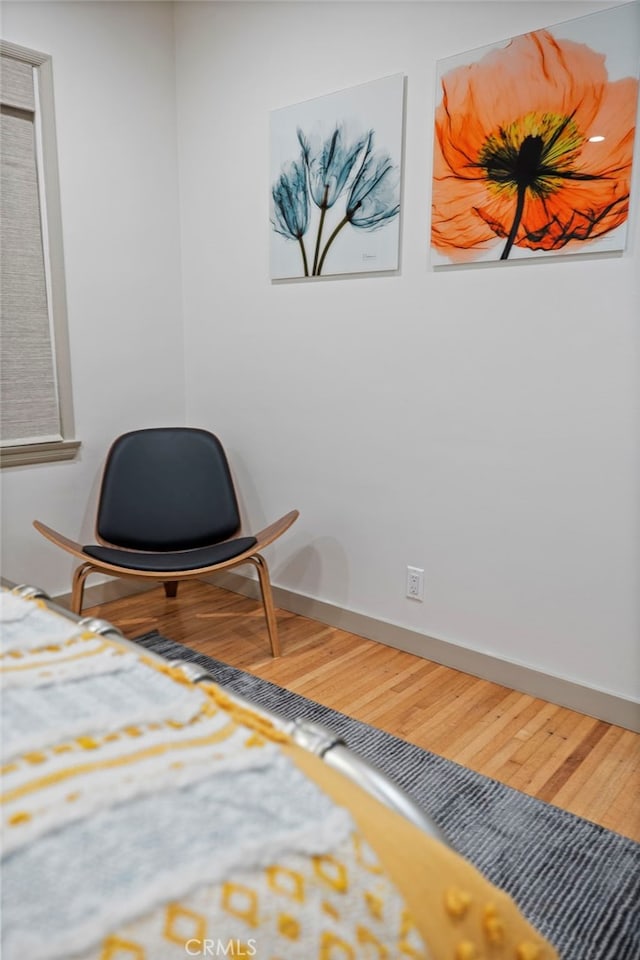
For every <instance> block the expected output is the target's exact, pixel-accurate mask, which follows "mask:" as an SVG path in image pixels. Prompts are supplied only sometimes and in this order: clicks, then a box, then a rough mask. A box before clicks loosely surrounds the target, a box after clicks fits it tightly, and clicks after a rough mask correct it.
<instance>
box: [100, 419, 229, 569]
mask: <svg viewBox="0 0 640 960" xmlns="http://www.w3.org/2000/svg"><path fill="white" fill-rule="evenodd" d="M239 527H240V513H239V510H238V501H237V499H236V494H235V490H234V488H233V481H232V479H231V473H230V471H229V464H228V463H227V458H226V455H225V452H224V450H223V448H222V444H221V443H220V441H219V440H218V438H217V437H215V436H214V435H213V434H212V433H209V432H208V431H206V430H198V429H195V428H191V427H154V428H151V429H148V430H134V431H132V432H131V433H125V434H123V435H122V436H121V437H118V439H117V440H116V441H115V442H114V443H113V445H112V447H111V449H110V451H109V453H108V455H107V460H106V463H105V468H104V475H103V478H102V487H101V490H100V501H99V506H98V518H97V522H96V532H97V534H98V537H99V538H100V539H101V540H104V541H106V542H107V543H110V544H113V545H115V546H118V547H125V548H127V549H131V550H157V551H159V550H188V549H191V548H194V547H203V546H207V545H209V544H213V543H218V542H219V541H220V540H225V539H227V538H228V537H231V536H233V534H235V533H237V531H238V529H239Z"/></svg>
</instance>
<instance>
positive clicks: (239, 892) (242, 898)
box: [222, 883, 259, 927]
mask: <svg viewBox="0 0 640 960" xmlns="http://www.w3.org/2000/svg"><path fill="white" fill-rule="evenodd" d="M222 907H223V909H224V910H226V911H227V913H230V914H231V915H232V916H234V917H238V919H239V920H244V922H245V923H246V924H248V925H249V926H250V927H257V926H258V922H259V921H258V894H257V893H256V892H255V890H252V889H251V887H245V886H244V885H243V884H240V883H223V885H222Z"/></svg>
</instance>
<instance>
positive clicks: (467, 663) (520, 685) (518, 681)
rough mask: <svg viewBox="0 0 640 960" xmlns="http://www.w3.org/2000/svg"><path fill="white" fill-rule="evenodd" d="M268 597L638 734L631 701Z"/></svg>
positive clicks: (250, 589)
mask: <svg viewBox="0 0 640 960" xmlns="http://www.w3.org/2000/svg"><path fill="white" fill-rule="evenodd" d="M210 582H211V583H215V584H216V585H217V586H220V587H224V588H225V589H227V590H231V591H232V592H233V593H239V594H242V595H243V596H246V597H252V598H254V599H257V598H259V596H260V593H259V586H258V582H257V581H256V580H253V579H250V578H248V577H243V576H242V575H240V574H237V573H231V572H229V573H225V574H218V575H214V576H212V577H211V578H210ZM273 598H274V601H275V604H276V606H277V607H280V608H281V609H282V610H289V611H291V613H297V614H300V615H301V616H303V617H309V619H311V620H317V621H319V622H320V623H326V624H328V625H329V626H332V627H337V628H338V629H340V630H346V631H348V632H349V633H355V634H357V635H358V636H361V637H366V638H367V639H369V640H377V641H378V642H379V643H384V644H386V646H389V647H395V648H396V649H397V650H404V651H405V652H407V653H413V654H415V655H416V656H419V657H424V658H425V659H426V660H433V661H435V662H436V663H441V664H443V665H444V666H446V667H452V668H453V669H455V670H460V671H462V672H463V673H470V674H472V675H473V676H475V677H480V678H481V679H483V680H490V681H492V682H493V683H499V684H501V685H502V686H505V687H509V688H510V689H512V690H518V691H520V692H521V693H527V694H529V695H530V696H533V697H539V698H540V699H542V700H548V701H549V702H550V703H556V704H558V705H559V706H561V707H568V708H569V709H570V710H577V711H578V712H579V713H584V714H586V715H587V716H590V717H596V718H597V719H598V720H605V721H606V722H607V723H613V724H615V725H616V726H620V727H625V728H626V729H628V730H633V731H634V732H636V733H640V703H638V702H637V701H635V700H629V699H626V698H624V697H620V696H617V695H616V694H612V693H608V692H607V691H605V690H599V689H598V688H597V687H589V686H586V685H584V684H580V683H576V682H575V681H574V680H567V679H566V678H564V677H557V676H553V675H552V674H548V673H543V672H541V671H539V670H535V669H534V668H532V667H528V666H526V665H524V664H521V663H516V662H514V661H510V660H503V659H501V658H499V657H494V656H491V655H490V654H486V653H480V652H479V651H477V650H470V649H469V648H468V647H463V646H460V645H459V644H456V643H451V642H449V641H446V640H438V639H437V638H436V637H430V636H427V635H425V634H422V633H417V632H416V631H414V630H409V629H408V628H406V627H399V626H397V625H395V624H393V623H387V622H386V621H384V620H377V619H375V618H374V617H369V616H367V615H366V614H362V613H355V612H354V611H352V610H344V609H343V608H342V607H338V606H335V605H334V604H332V603H326V602H325V601H323V600H316V599H314V598H313V597H307V596H305V595H304V594H300V593H295V592H294V591H292V590H287V589H285V588H283V587H277V586H274V587H273Z"/></svg>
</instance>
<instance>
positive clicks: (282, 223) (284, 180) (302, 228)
mask: <svg viewBox="0 0 640 960" xmlns="http://www.w3.org/2000/svg"><path fill="white" fill-rule="evenodd" d="M271 193H272V196H273V205H274V213H275V220H272V221H271V222H272V224H273V228H274V230H275V231H276V233H279V234H281V235H282V236H283V237H286V238H287V240H297V241H298V243H299V244H300V250H301V252H302V261H303V264H304V275H305V277H308V276H309V266H308V263H307V253H306V250H305V248H304V241H303V239H302V238H303V236H304V234H305V233H306V232H307V227H308V226H309V192H308V189H307V166H306V164H305V162H304V160H302V159H301V161H300V162H299V163H297V162H296V161H295V160H294V161H293V162H292V163H290V164H289V166H288V168H285V167H283V170H282V173H281V175H280V178H279V179H278V180H277V181H276V183H275V184H274V186H273V189H272V191H271Z"/></svg>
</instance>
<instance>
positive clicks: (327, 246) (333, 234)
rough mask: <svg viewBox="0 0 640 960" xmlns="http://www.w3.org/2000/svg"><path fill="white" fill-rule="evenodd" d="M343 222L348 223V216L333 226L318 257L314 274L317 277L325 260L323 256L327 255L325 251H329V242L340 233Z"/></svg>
mask: <svg viewBox="0 0 640 960" xmlns="http://www.w3.org/2000/svg"><path fill="white" fill-rule="evenodd" d="M345 223H349V218H348V217H343V218H342V220H341V221H340V223H339V224H338V226H337V227H336V228H335V230H334V231H333V233H332V234H331V236H330V237H329V239H328V240H327V243H326V245H325V248H324V250H323V251H322V256H321V257H320V263H319V264H318V269H317V270H316V272H315V274H314V276H316V277H319V276H320V274H321V273H322V267H323V266H324V261H325V258H326V256H327V253H328V252H329V247H330V246H331V244H332V243H333V241H334V240H335V238H336V237H337V236H338V234H339V233H340V231H341V230H342V228H343V227H344V225H345Z"/></svg>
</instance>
